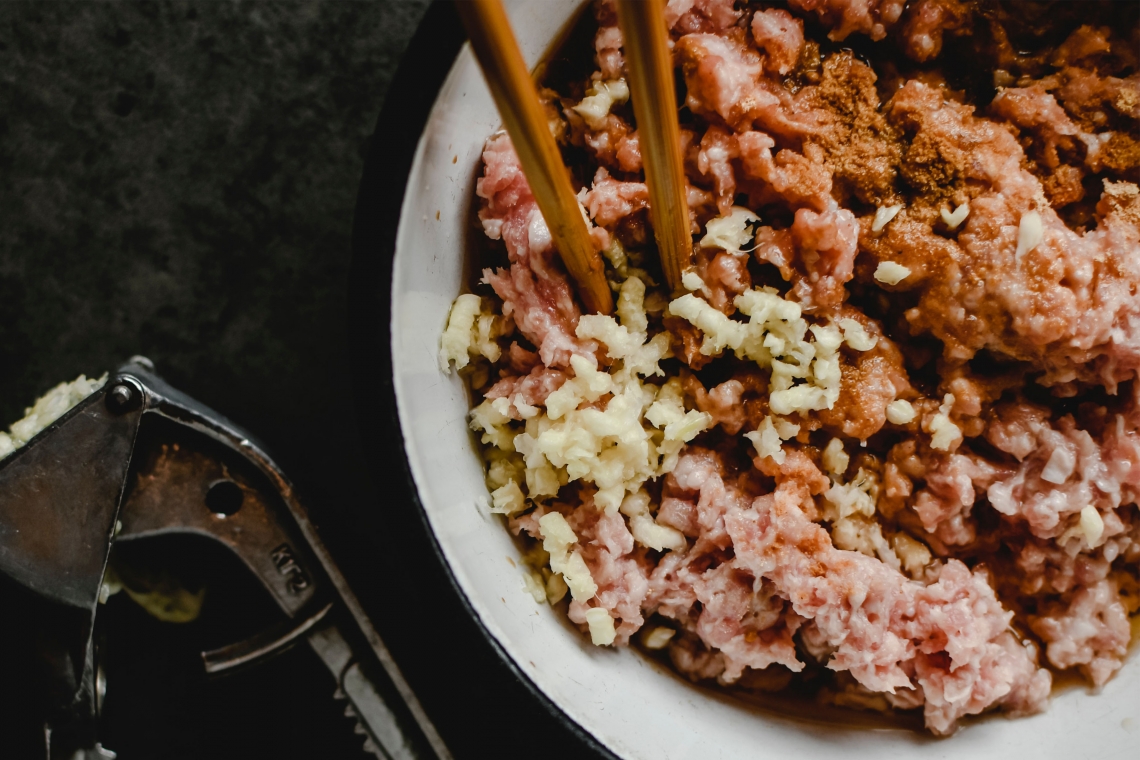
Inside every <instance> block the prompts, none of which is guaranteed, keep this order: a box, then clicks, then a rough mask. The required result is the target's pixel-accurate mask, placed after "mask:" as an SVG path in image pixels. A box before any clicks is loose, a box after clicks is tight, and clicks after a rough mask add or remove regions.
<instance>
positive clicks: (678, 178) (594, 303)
mask: <svg viewBox="0 0 1140 760" xmlns="http://www.w3.org/2000/svg"><path fill="white" fill-rule="evenodd" d="M616 5H617V11H618V23H619V24H620V25H621V29H622V36H623V38H624V40H625V53H626V68H627V69H628V71H629V79H630V82H629V85H630V92H631V95H632V97H633V111H634V115H635V116H636V117H637V135H638V141H639V143H640V147H641V155H642V163H643V165H644V167H645V179H646V184H647V185H648V187H649V202H650V209H649V212H650V218H651V219H652V222H653V232H654V236H655V237H656V239H657V248H658V250H659V251H660V255H661V266H662V269H663V270H664V272H665V279H666V280H667V281H668V283H669V287H670V289H671V290H673V291H676V290H678V289H679V288H680V287H681V272H682V271H683V270H684V269H686V268H687V267H688V266H689V264H690V260H691V258H692V251H693V239H692V236H691V235H690V233H689V204H688V199H687V197H686V192H687V191H686V185H685V173H684V167H683V165H682V159H681V139H680V127H679V126H678V123H677V98H676V94H675V93H674V90H673V64H672V60H671V55H670V52H669V46H668V32H667V29H666V27H665V16H664V0H616ZM456 7H457V8H458V10H459V14H460V16H461V17H462V19H463V24H464V26H465V27H466V28H467V36H468V37H469V39H470V40H471V46H472V48H473V49H474V51H475V57H476V59H478V61H479V65H480V67H481V68H482V69H483V76H484V77H485V78H486V80H487V84H488V86H489V87H490V89H491V95H492V96H493V97H494V99H495V105H496V106H498V109H499V114H500V115H501V116H502V117H503V124H504V126H506V128H507V132H508V133H509V134H510V136H511V141H512V142H513V143H514V146H515V151H516V152H517V153H518V156H519V162H520V163H521V164H522V168H523V172H524V173H525V174H526V178H527V181H528V182H529V183H530V187H531V191H532V192H533V193H534V198H535V200H536V201H537V202H538V208H539V210H540V211H541V212H542V216H543V218H545V220H546V224H547V227H549V228H550V234H551V236H552V238H553V239H554V245H555V248H556V249H557V250H558V253H559V254H560V255H561V256H562V261H563V263H564V264H565V265H566V269H567V270H568V271H569V272H570V276H571V277H573V278H574V281H575V282H576V283H577V285H578V293H579V295H580V296H581V297H582V301H583V303H584V304H585V306H586V308H587V310H589V311H592V312H600V313H602V314H609V313H611V312H612V311H613V296H612V294H611V293H610V289H609V285H608V284H607V283H606V278H605V270H604V268H603V265H602V258H601V256H600V255H599V254H598V252H597V250H595V249H594V246H593V243H592V242H591V241H590V235H589V230H588V229H587V228H586V221H585V219H583V218H582V212H581V209H580V207H579V205H578V200H577V198H576V197H575V195H574V190H573V188H572V187H571V186H570V174H569V172H568V171H567V169H566V167H565V166H564V165H563V163H562V155H561V153H560V152H559V150H558V145H557V144H556V143H555V142H554V137H553V136H552V135H551V134H550V129H549V127H548V126H547V122H546V115H545V113H543V109H542V104H541V102H540V101H539V98H538V89H537V87H536V86H535V84H534V80H533V79H532V78H531V75H530V72H529V71H528V70H527V68H526V63H525V62H524V61H523V57H522V52H521V51H520V50H519V46H518V42H517V41H516V40H515V37H514V34H513V33H512V32H511V27H510V22H509V21H508V20H507V14H506V12H505V11H504V10H503V6H502V3H501V1H500V0H460V2H458V3H456Z"/></svg>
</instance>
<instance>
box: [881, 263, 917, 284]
mask: <svg viewBox="0 0 1140 760" xmlns="http://www.w3.org/2000/svg"><path fill="white" fill-rule="evenodd" d="M907 277H910V270H909V269H907V268H906V267H904V266H903V265H902V264H897V263H895V262H893V261H880V262H879V266H877V267H875V279H876V280H878V281H879V282H881V283H884V284H886V285H898V284H899V283H900V282H902V281H903V280H905V279H906V278H907Z"/></svg>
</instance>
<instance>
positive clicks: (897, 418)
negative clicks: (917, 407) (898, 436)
mask: <svg viewBox="0 0 1140 760" xmlns="http://www.w3.org/2000/svg"><path fill="white" fill-rule="evenodd" d="M917 415H918V413H917V412H916V411H914V406H913V405H912V404H911V403H910V402H909V401H907V400H906V399H901V398H897V399H895V400H894V401H892V402H891V403H889V404H887V421H888V422H890V423H891V424H892V425H906V424H907V423H909V422H913V421H914V418H915V417H916V416H917Z"/></svg>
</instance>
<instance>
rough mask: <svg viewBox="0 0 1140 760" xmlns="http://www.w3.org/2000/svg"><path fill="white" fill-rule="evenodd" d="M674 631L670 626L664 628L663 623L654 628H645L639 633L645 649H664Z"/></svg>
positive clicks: (674, 633)
mask: <svg viewBox="0 0 1140 760" xmlns="http://www.w3.org/2000/svg"><path fill="white" fill-rule="evenodd" d="M676 633H677V632H676V631H675V630H673V629H672V628H666V627H665V626H663V625H660V626H657V627H656V628H646V629H645V631H644V632H643V633H642V634H641V644H642V646H644V647H645V648H646V649H654V650H656V649H664V648H665V646H666V645H667V644H668V643H669V642H670V641H671V640H672V638H673V636H675V635H676Z"/></svg>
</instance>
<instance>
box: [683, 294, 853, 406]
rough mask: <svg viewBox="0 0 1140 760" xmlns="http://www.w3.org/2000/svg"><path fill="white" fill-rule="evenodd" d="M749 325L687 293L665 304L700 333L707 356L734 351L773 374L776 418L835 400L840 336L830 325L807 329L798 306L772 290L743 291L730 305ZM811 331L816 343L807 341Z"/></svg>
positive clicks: (772, 400) (772, 402)
mask: <svg viewBox="0 0 1140 760" xmlns="http://www.w3.org/2000/svg"><path fill="white" fill-rule="evenodd" d="M733 303H734V304H735V306H736V308H737V309H739V310H740V313H741V314H743V315H745V316H746V317H748V318H749V320H748V322H739V321H737V320H734V319H730V318H729V317H727V316H725V315H724V314H723V313H722V312H720V311H718V310H717V309H715V308H713V307H712V306H711V305H710V304H709V303H708V302H707V301H705V300H703V299H701V298H699V297H698V296H696V295H694V294H692V293H689V294H686V295H683V296H681V297H680V298H678V299H676V300H675V301H673V302H672V303H670V304H669V309H668V312H669V314H671V315H673V316H676V317H681V318H682V319H685V320H686V321H688V322H689V323H690V324H692V325H693V326H695V327H696V328H697V329H698V330H700V331H701V332H702V333H704V336H705V338H704V341H703V342H702V344H701V349H700V350H701V353H702V354H704V355H705V356H714V355H717V354H720V353H721V352H723V351H724V350H725V349H732V350H733V352H734V353H735V354H736V356H737V358H740V359H744V358H748V359H752V360H753V361H755V362H756V363H757V364H758V365H759V366H760V367H762V368H764V369H770V370H771V373H772V374H771V378H770V380H769V393H770V396H769V403H770V406H771V410H772V412H773V413H775V414H780V415H788V414H791V413H792V412H799V413H807V412H810V411H815V410H820V409H831V408H832V407H834V406H835V402H836V401H837V400H838V399H839V385H840V379H841V373H840V369H839V356H838V351H839V346H840V344H841V343H842V342H843V336H842V334H841V333H840V331H839V328H838V327H836V326H834V325H809V324H808V322H807V320H805V319H804V318H803V315H802V312H801V310H800V306H799V304H797V303H795V302H793V301H787V300H784V299H783V298H781V297H780V295H779V293H777V292H776V290H775V289H773V288H757V289H753V290H749V291H746V292H744V293H741V294H740V295H739V296H737V297H736V299H735V300H734V301H733ZM809 332H810V333H811V335H812V337H813V338H814V340H809V339H808V338H807V335H808V333H809Z"/></svg>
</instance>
